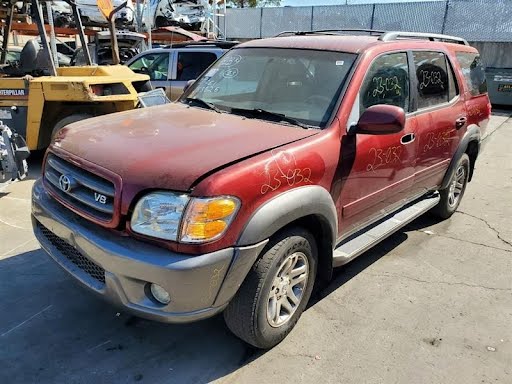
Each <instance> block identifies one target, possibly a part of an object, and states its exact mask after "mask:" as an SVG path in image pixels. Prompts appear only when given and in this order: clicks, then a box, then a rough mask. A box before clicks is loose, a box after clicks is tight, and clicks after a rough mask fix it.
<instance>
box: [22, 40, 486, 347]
mask: <svg viewBox="0 0 512 384" xmlns="http://www.w3.org/2000/svg"><path fill="white" fill-rule="evenodd" d="M367 32H368V31H367ZM350 33H352V34H354V32H346V31H339V32H336V31H331V32H306V33H293V34H290V35H288V36H282V37H276V38H271V39H264V40H254V41H251V42H247V43H243V44H240V45H239V46H237V47H235V48H233V49H231V50H230V51H228V52H227V53H226V54H225V55H224V56H222V57H221V58H220V59H219V60H218V61H216V62H215V63H214V64H213V65H212V66H211V67H210V68H209V69H208V70H207V71H206V72H204V73H203V74H202V75H201V76H200V77H199V78H198V79H197V81H196V82H195V83H194V84H193V85H191V86H190V87H189V88H188V89H187V91H186V92H185V93H184V94H183V96H182V97H181V98H180V101H179V102H178V103H173V104H170V105H167V106H162V107H154V108H148V109H145V110H134V111H129V112H123V113H121V114H114V115H108V116H103V117H98V118H93V119H89V120H87V121H86V122H78V123H74V124H72V125H70V126H68V127H65V128H64V129H63V130H61V131H60V132H59V133H58V134H57V136H56V138H55V140H54V142H53V144H52V145H51V147H50V148H49V150H48V152H47V154H46V158H45V161H44V168H43V176H42V178H41V179H40V180H38V181H37V182H36V183H35V185H34V189H33V194H32V215H33V228H34V232H35V234H36V236H37V239H38V240H39V242H40V243H41V246H42V247H43V248H44V249H45V250H46V252H48V253H49V254H50V256H51V257H52V258H53V259H54V260H55V261H56V262H57V263H58V264H60V265H61V266H62V267H63V268H64V269H65V270H66V271H67V272H68V273H69V274H71V275H72V276H73V277H74V278H75V279H76V280H77V281H79V282H80V283H81V284H82V285H83V286H85V287H86V288H88V289H89V290H90V291H92V292H95V293H96V294H98V295H100V296H102V297H104V298H105V299H107V300H110V301H111V302H113V303H115V304H116V305H119V306H121V307H123V308H124V309H125V310H127V311H130V312H132V313H134V314H136V315H138V316H141V317H146V318H150V319H153V320H158V321H163V322H171V323H172V322H174V323H182V322H190V321H195V320H199V319H204V318H207V317H210V316H213V315H215V314H217V313H220V312H222V311H223V312H224V318H225V320H226V323H227V325H228V327H229V328H230V329H231V331H233V333H234V334H235V335H237V336H238V337H240V338H241V339H242V340H244V341H246V342H247V343H249V344H251V345H253V346H255V347H258V348H270V347H272V346H274V345H276V344H277V343H279V342H280V341H281V340H283V339H284V338H285V337H286V335H287V334H288V333H289V332H290V331H291V330H292V329H293V327H294V326H295V324H296V323H297V321H298V319H299V317H300V316H301V314H302V312H303V311H304V309H305V308H306V305H307V303H308V300H309V298H310V296H311V292H312V290H313V288H314V286H318V287H321V286H322V285H323V284H325V282H327V281H329V279H330V278H331V275H332V271H333V268H335V267H339V266H342V265H344V264H346V263H348V262H349V261H351V260H352V259H354V258H355V257H357V256H359V255H361V254H362V253H363V252H364V251H366V250H368V249H369V248H370V247H372V246H373V245H375V244H377V243H378V242H379V241H381V240H383V239H385V238H386V237H387V236H389V235H390V234H392V233H393V232H395V231H397V230H398V229H400V228H401V227H403V226H404V225H406V224H407V223H409V222H410V221H412V220H413V219H414V218H416V217H418V216H420V215H421V214H423V213H425V212H427V211H430V210H431V211H432V213H433V214H436V215H437V216H438V217H440V218H441V219H446V218H448V217H450V216H451V215H452V214H453V213H454V212H455V210H456V209H457V207H458V206H459V203H460V201H461V199H462V197H463V195H464V192H465V190H466V187H467V183H468V182H469V181H470V180H471V178H472V177H473V171H474V169H475V162H476V160H477V157H478V155H479V153H480V143H481V137H482V135H483V134H484V132H485V129H486V126H487V123H488V121H489V117H490V113H491V106H490V103H489V99H488V96H487V93H486V87H485V77H484V76H481V72H482V71H483V68H482V66H481V64H480V63H481V61H480V60H477V58H478V56H479V53H478V51H477V50H476V49H474V48H472V47H470V46H469V45H468V44H467V42H466V41H465V40H463V39H460V38H455V37H450V36H444V35H432V34H419V33H404V32H377V31H372V32H368V33H367V35H365V36H361V35H346V34H350ZM466 63H475V65H474V66H471V67H470V68H469V70H468V69H467V68H465V67H464V68H463V67H461V66H465V65H467V64H466ZM477 79H478V81H477ZM449 253H450V252H449V250H447V257H450V256H449ZM340 316H343V315H342V310H340ZM375 321H378V320H375ZM311 332H322V330H321V329H316V328H315V329H313V330H311Z"/></svg>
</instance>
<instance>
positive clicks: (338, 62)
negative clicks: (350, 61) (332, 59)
mask: <svg viewBox="0 0 512 384" xmlns="http://www.w3.org/2000/svg"><path fill="white" fill-rule="evenodd" d="M336 65H345V62H344V61H343V60H337V61H336Z"/></svg>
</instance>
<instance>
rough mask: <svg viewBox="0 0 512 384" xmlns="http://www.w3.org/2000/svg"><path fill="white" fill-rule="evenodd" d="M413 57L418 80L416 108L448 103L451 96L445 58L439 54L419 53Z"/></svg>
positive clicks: (415, 53)
mask: <svg viewBox="0 0 512 384" xmlns="http://www.w3.org/2000/svg"><path fill="white" fill-rule="evenodd" d="M413 57H414V65H415V71H416V78H417V80H418V108H427V107H432V106H435V105H438V104H442V103H446V102H448V101H449V100H450V96H451V95H450V74H449V71H448V67H447V61H446V56H445V55H444V54H443V53H440V52H428V51H421V52H414V53H413ZM450 71H451V69H450ZM452 81H453V79H452ZM452 84H453V82H452Z"/></svg>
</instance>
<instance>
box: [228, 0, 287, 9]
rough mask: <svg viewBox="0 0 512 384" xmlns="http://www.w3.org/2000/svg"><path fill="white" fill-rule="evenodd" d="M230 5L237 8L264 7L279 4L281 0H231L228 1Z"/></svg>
mask: <svg viewBox="0 0 512 384" xmlns="http://www.w3.org/2000/svg"><path fill="white" fill-rule="evenodd" d="M229 3H230V4H231V5H233V6H235V7H237V8H247V7H251V8H254V7H266V6H269V5H276V6H279V5H281V0H231V1H230V2H229Z"/></svg>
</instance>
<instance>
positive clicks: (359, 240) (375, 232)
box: [333, 192, 440, 267]
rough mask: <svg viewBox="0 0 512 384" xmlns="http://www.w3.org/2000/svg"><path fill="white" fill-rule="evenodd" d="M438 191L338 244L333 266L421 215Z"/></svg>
mask: <svg viewBox="0 0 512 384" xmlns="http://www.w3.org/2000/svg"><path fill="white" fill-rule="evenodd" d="M439 199H440V197H439V193H437V192H436V193H435V194H432V195H428V196H426V197H422V198H421V199H420V200H416V201H415V202H413V203H410V204H408V205H406V206H405V207H403V208H401V209H400V210H398V211H395V212H393V213H391V214H389V215H388V216H386V217H385V218H383V219H382V220H380V221H378V222H377V223H375V224H373V225H371V226H370V227H366V228H364V229H362V230H361V231H359V232H357V233H355V234H354V235H352V236H350V237H349V238H348V239H346V240H344V241H343V242H342V243H340V244H339V245H338V247H337V248H336V249H335V250H334V254H333V265H334V267H340V266H342V265H344V264H346V263H348V262H349V261H351V260H353V259H355V258H356V257H357V256H359V255H361V254H362V253H364V252H366V251H367V250H368V249H370V248H372V247H373V246H374V245H375V244H377V243H379V242H381V241H382V240H384V239H385V238H387V237H389V236H390V235H391V234H393V233H394V232H396V231H398V230H399V229H400V228H402V227H404V226H405V225H407V224H409V223H410V222H411V221H413V220H414V219H416V218H417V217H419V216H421V215H422V214H424V213H425V212H427V211H428V210H429V209H431V208H433V207H435V206H436V205H437V203H438V202H439Z"/></svg>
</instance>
